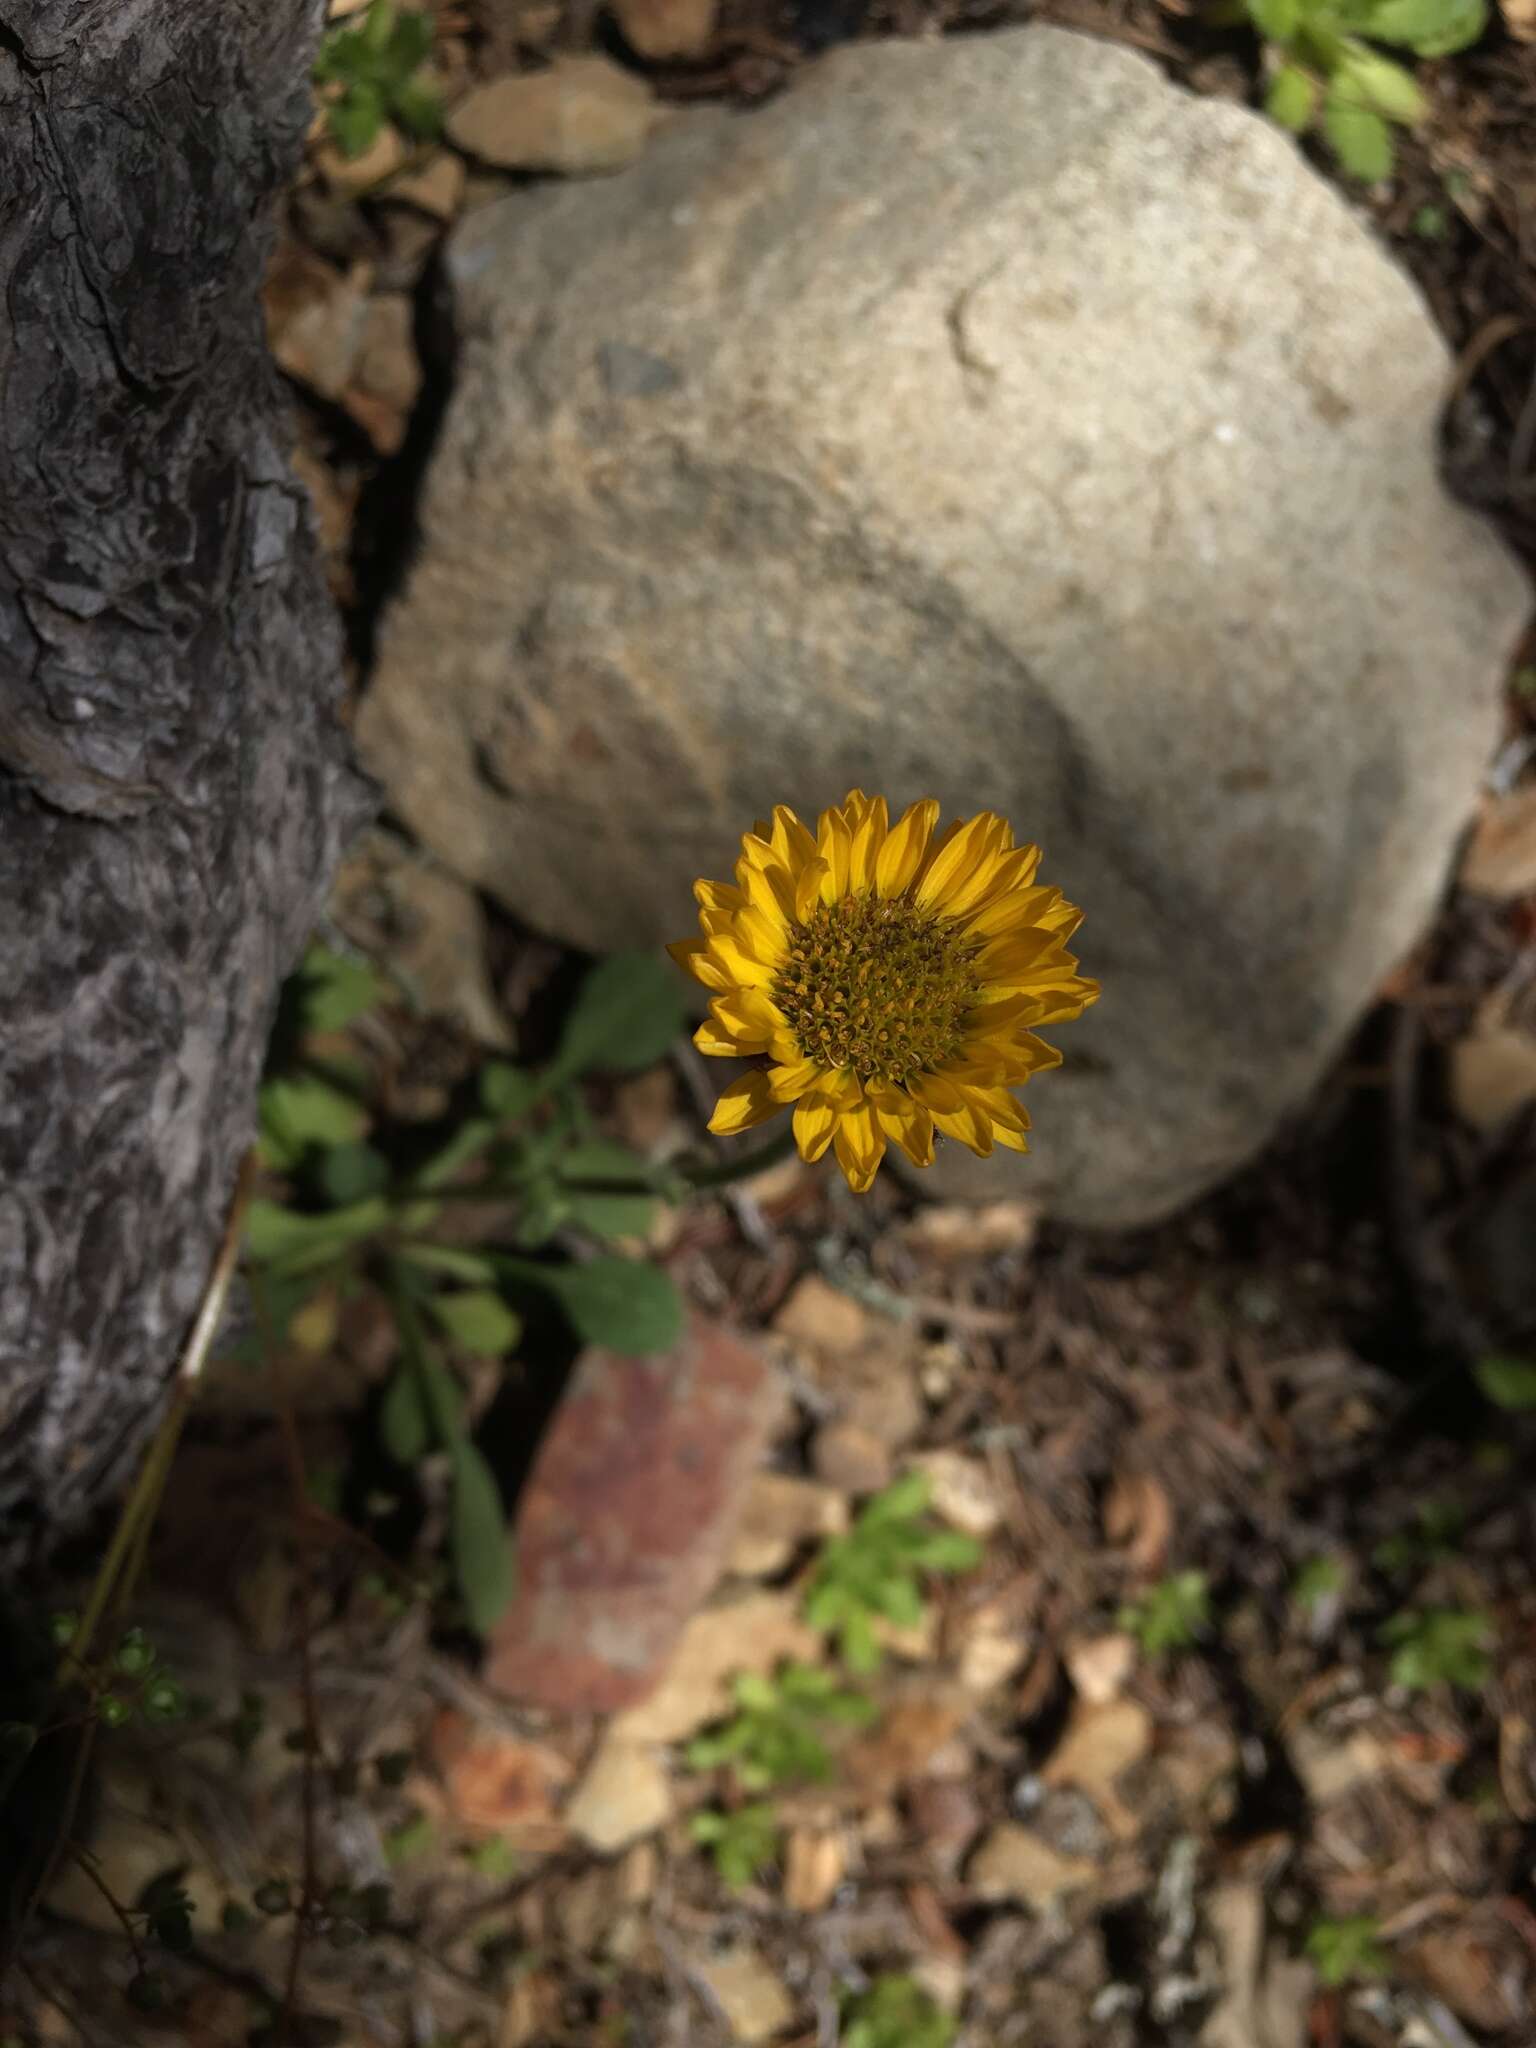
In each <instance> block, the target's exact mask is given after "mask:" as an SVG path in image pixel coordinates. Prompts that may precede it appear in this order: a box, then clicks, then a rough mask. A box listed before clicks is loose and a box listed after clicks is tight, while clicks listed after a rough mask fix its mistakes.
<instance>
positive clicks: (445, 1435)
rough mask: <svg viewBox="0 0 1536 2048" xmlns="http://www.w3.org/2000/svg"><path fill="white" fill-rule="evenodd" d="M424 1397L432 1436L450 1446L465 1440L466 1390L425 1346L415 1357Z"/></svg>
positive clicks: (447, 1446)
mask: <svg viewBox="0 0 1536 2048" xmlns="http://www.w3.org/2000/svg"><path fill="white" fill-rule="evenodd" d="M416 1371H417V1375H418V1377H419V1379H420V1383H421V1393H422V1399H423V1401H424V1402H425V1403H426V1409H427V1418H428V1420H429V1421H430V1423H431V1425H432V1432H433V1435H434V1436H435V1437H436V1438H437V1441H438V1442H439V1443H440V1444H442V1445H444V1446H445V1447H446V1448H447V1449H449V1450H452V1449H453V1447H454V1446H455V1445H456V1444H458V1443H460V1442H462V1441H464V1393H463V1389H462V1388H461V1387H460V1385H459V1383H458V1381H457V1380H456V1379H455V1378H454V1376H453V1374H452V1373H451V1372H449V1371H448V1369H447V1367H446V1366H444V1365H442V1364H440V1363H439V1361H438V1360H437V1359H435V1358H434V1357H433V1356H432V1353H431V1352H430V1351H428V1350H427V1349H426V1348H425V1347H423V1348H422V1349H421V1350H420V1351H419V1352H418V1354H417V1357H416Z"/></svg>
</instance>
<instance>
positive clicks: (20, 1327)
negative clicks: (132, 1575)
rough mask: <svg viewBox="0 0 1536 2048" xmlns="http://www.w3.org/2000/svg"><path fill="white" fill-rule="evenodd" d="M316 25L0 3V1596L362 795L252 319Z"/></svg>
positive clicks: (131, 1384) (94, 1472) (247, 1074)
mask: <svg viewBox="0 0 1536 2048" xmlns="http://www.w3.org/2000/svg"><path fill="white" fill-rule="evenodd" d="M321 4H322V0H0V1565H3V1566H4V1567H5V1568H7V1569H10V1570H14V1569H15V1567H16V1566H17V1564H18V1563H19V1562H20V1561H21V1560H22V1559H23V1558H24V1557H26V1556H27V1555H28V1554H32V1553H36V1552H37V1551H38V1549H39V1548H40V1547H41V1546H42V1544H44V1543H45V1542H46V1541H47V1540H49V1539H50V1538H51V1537H53V1536H54V1535H56V1534H58V1533H60V1532H61V1531H62V1530H64V1529H67V1528H68V1527H69V1526H71V1525H72V1524H77V1523H78V1522H79V1521H80V1520H81V1518H82V1517H83V1516H84V1515H85V1514H87V1513H88V1512H89V1511H90V1509H91V1508H92V1507H93V1506H95V1505H97V1504H98V1503H100V1502H101V1501H102V1500H103V1498H104V1497H105V1496H106V1495H108V1494H109V1493H110V1492H111V1491H112V1490H113V1489H115V1488H116V1487H118V1486H119V1485H120V1483H121V1481H122V1479H123V1477H124V1475H125V1472H126V1470H127V1468H128V1466H129V1464H130V1462H131V1460H132V1459H133V1457H134V1455H135V1453H136V1452H137V1451H138V1450H139V1448H140V1447H141V1445H142V1442H143V1440H144V1438H145V1436H146V1434H147V1432H148V1430H149V1429H150V1428H151V1426H152V1425H153V1422H154V1420H155V1417H156V1415H157V1413H158V1411H159V1407H160V1402H161V1397H162V1394H163V1392H164V1389H165V1386H166V1383H167V1379H168V1376H169V1375H170V1373H171V1371H172V1370H173V1368H174V1366H175V1363H176V1358H177V1353H178V1350H179V1348H180V1346H181V1344H182V1342H183V1340H184V1339H185V1337H186V1335H187V1332H188V1329H189V1327H190V1324H191V1321H192V1318H193V1317H194V1315H195V1313H196V1309H197V1305H198V1301H199V1298H200V1296H201V1293H202V1289H203V1286H204V1283H205V1281H206V1278H207V1275H208V1270H209V1266H210V1263H211V1260H212V1258H213V1256H214V1253H215V1251H216V1248H217V1245H218V1242H219V1239H220V1236H221V1234H222V1231H223V1228H224V1222H225V1216H226V1211H227V1208H228V1204H229V1200H230V1196H231V1192H232V1188H233V1184H234V1178H235V1173H236V1169H237V1167H238V1163H239V1159H240V1156H241V1154H242V1152H243V1150H244V1148H245V1146H246V1145H247V1144H248V1142H249V1140H250V1136H251V1130H252V1120H253V1105H254V1099H255V1090H256V1083H257V1079H258V1075H259V1070H260V1064H261V1057H262V1051H263V1047H264V1045H265V1041H266V1037H267V1033H268V1029H269V1026H270V1023H271V1018H272V1011H273V1006H274V1002H275V997H276V991H277V987H278V984H279V981H280V980H281V977H282V976H283V974H284V973H285V972H286V971H287V969H288V968H289V966H290V965H291V963H292V962H293V960H294V958H295V956H296V954H297V952H298V949H299V948H300V946H301V945H302V943H303V940H304V937H305V934H306V932H307V931H308V929H309V928H310V926H311V925H312V923H313V921H314V919H315V917H316V915H317V912H318V910H319V907H320V905H321V902H322V900H323V896H324V891H325V887H326V884H327V882H328V880H329V877H330V875H331V873H332V870H333V868H334V866H335V863H336V860H337V857H338V854H339V850H340V847H341V844H342V843H343V841H344V839H345V836H346V835H347V833H348V832H349V831H350V830H351V829H352V827H353V826H354V825H355V824H356V822H357V821H358V819H359V818H360V817H361V815H362V813H363V811H364V809H365V806H366V799H365V791H364V785H363V784H362V782H361V781H360V779H359V778H358V777H357V776H356V774H355V772H354V771H353V770H352V769H351V767H350V766H349V764H348V753H347V747H346V742H345V738H344V735H343V733H342V731H341V729H340V727H339V725H338V723H337V716H336V711H337V700H338V691H339V645H338V636H337V631H336V626H335V623H334V620H333V617H332V612H331V607H330V605H329V602H328V600H327V597H326V593H325V589H324V586H323V582H322V579H321V574H320V569H319V562H318V555H317V551H316V548H315V545H314V542H313V539H312V535H311V527H310V517H309V509H308V505H307V502H306V500H305V497H304V494H303V492H302V491H301V489H300V487H299V485H298V484H297V483H296V481H295V480H294V478H293V476H292V475H291V473H290V470H289V466H288V460H287V452H286V451H287V447H288V429H287V407H286V404H285V403H284V400H283V397H282V394H281V391H280V389H279V386H278V384H277V382H276V380H275V377H274V374H273V372H272V369H271V367H270V364H269V361H268V358H267V353H266V347H265V342H264V339H263V335H262V328H261V317H260V309H259V297H258V295H259V290H260V284H261V276H262V270H263V265H264V262H265V258H266V254H267V249H268V243H269V217H270V214H271V202H272V197H273V194H274V193H275V192H276V190H277V189H278V187H279V185H280V184H281V182H282V181H283V179H284V178H285V177H286V176H287V175H288V174H289V173H290V172H291V171H292V168H293V165H294V162H295V159H296V156H297V152H298V149H299V145H300V141H301V137H302V133H303V128H304V124H305V122H306V119H307V118H308V112H309V92H308V78H309V68H310V63H311V60H312V55H313V48H314V42H315V38H316V36H317V34H318V31H319V25H320V14H321Z"/></svg>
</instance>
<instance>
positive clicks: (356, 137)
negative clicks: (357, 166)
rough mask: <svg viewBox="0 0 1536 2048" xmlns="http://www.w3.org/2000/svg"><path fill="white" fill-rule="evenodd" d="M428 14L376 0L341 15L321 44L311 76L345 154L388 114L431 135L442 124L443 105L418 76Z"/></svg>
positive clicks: (358, 147)
mask: <svg viewBox="0 0 1536 2048" xmlns="http://www.w3.org/2000/svg"><path fill="white" fill-rule="evenodd" d="M432 36H433V28H432V16H431V15H430V14H425V13H416V12H411V11H402V10H401V9H400V8H398V7H396V6H395V5H394V0H373V5H372V6H371V7H370V8H369V9H368V11H367V13H366V14H365V15H364V16H363V18H362V20H361V21H359V22H343V23H341V24H339V25H338V26H337V27H335V28H333V29H332V30H331V32H330V33H329V35H327V37H326V38H325V41H324V42H323V43H322V44H321V45H320V55H319V56H318V58H317V59H316V60H315V83H316V84H317V85H318V86H319V87H320V88H321V91H322V95H323V97H324V102H325V118H326V125H327V127H328V128H329V130H330V132H331V135H332V136H333V137H334V139H335V142H336V145H337V147H338V148H339V149H340V150H341V152H342V154H343V155H344V156H349V157H357V156H361V155H362V154H363V152H364V151H365V150H366V149H368V148H370V147H371V146H372V144H373V143H375V142H376V141H377V140H378V137H379V134H380V132H381V130H382V129H383V127H384V124H385V122H386V121H393V122H394V123H396V125H397V126H399V127H401V128H403V129H404V130H405V131H406V133H407V134H408V135H415V136H418V137H420V138H421V139H422V140H423V141H430V139H431V138H432V137H433V136H434V135H436V134H437V133H438V131H439V129H440V128H441V127H442V125H443V106H442V101H441V100H440V99H439V98H438V96H437V93H436V92H435V90H434V89H433V87H432V86H431V85H430V84H429V83H428V81H427V80H426V79H425V78H424V77H422V75H421V69H422V66H423V64H425V62H426V60H427V57H428V56H429V54H430V53H431V49H432Z"/></svg>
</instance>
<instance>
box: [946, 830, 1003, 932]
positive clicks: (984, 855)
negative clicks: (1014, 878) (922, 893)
mask: <svg viewBox="0 0 1536 2048" xmlns="http://www.w3.org/2000/svg"><path fill="white" fill-rule="evenodd" d="M1012 837H1013V835H1012V833H1011V832H1010V831H1009V830H1008V825H1007V822H1006V820H1005V819H1002V818H999V817H994V818H993V820H992V822H991V824H990V825H989V826H988V828H987V830H986V831H985V832H984V833H983V834H982V838H981V844H980V846H979V847H978V848H977V851H976V856H975V859H974V860H973V861H972V863H971V867H970V871H969V873H968V874H964V875H961V876H960V877H958V879H957V880H956V881H955V883H954V885H953V886H952V887H951V888H950V890H949V891H948V893H947V895H946V896H945V899H944V910H945V914H946V915H947V916H949V917H965V916H966V915H968V913H969V912H971V911H972V910H975V909H977V908H979V906H980V905H981V904H982V903H984V902H986V900H987V899H988V897H990V896H991V895H992V893H993V891H994V890H995V889H996V888H997V886H998V882H999V878H1000V876H1001V874H1002V870H1003V865H1004V863H1005V862H1006V860H1007V858H1008V852H1009V845H1010V842H1011V840H1012Z"/></svg>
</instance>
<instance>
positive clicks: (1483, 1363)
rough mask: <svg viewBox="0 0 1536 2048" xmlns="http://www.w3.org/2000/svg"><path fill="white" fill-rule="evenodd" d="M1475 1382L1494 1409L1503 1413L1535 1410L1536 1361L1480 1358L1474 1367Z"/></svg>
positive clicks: (1529, 1412)
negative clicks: (1501, 1410)
mask: <svg viewBox="0 0 1536 2048" xmlns="http://www.w3.org/2000/svg"><path fill="white" fill-rule="evenodd" d="M1474 1370H1475V1371H1476V1374H1477V1384H1478V1385H1479V1386H1480V1387H1481V1388H1482V1390H1483V1392H1484V1393H1485V1394H1486V1395H1487V1396H1488V1399H1489V1400H1490V1401H1491V1402H1492V1403H1493V1405H1494V1407H1495V1408H1502V1409H1503V1410H1504V1412H1505V1413H1506V1414H1507V1415H1529V1414H1531V1413H1532V1412H1533V1411H1536V1363H1532V1361H1531V1360H1530V1359H1528V1358H1481V1359H1479V1360H1478V1362H1477V1365H1476V1367H1475V1368H1474Z"/></svg>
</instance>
